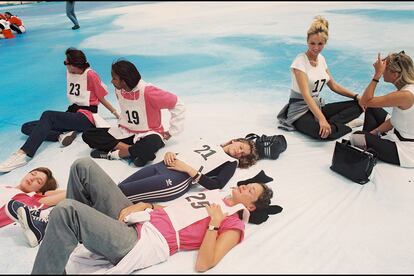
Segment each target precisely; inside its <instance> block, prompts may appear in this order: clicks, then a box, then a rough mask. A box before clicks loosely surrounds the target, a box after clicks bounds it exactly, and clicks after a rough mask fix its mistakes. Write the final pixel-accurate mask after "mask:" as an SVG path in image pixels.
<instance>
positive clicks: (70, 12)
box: [66, 1, 80, 30]
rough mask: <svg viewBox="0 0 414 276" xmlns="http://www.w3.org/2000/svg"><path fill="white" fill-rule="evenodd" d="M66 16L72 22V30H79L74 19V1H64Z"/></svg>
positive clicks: (76, 20)
mask: <svg viewBox="0 0 414 276" xmlns="http://www.w3.org/2000/svg"><path fill="white" fill-rule="evenodd" d="M66 15H67V16H68V17H69V19H70V21H72V22H73V24H74V26H73V27H72V30H76V29H79V28H80V26H79V22H78V19H77V18H76V14H75V1H66Z"/></svg>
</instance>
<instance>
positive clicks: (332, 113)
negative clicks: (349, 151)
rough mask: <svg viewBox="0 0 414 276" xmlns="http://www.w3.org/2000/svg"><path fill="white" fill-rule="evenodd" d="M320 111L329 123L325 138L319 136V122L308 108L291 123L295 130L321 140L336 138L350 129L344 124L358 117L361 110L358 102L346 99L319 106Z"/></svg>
mask: <svg viewBox="0 0 414 276" xmlns="http://www.w3.org/2000/svg"><path fill="white" fill-rule="evenodd" d="M321 111H322V113H323V115H324V116H325V118H326V120H327V121H328V122H329V124H330V125H331V134H330V135H329V136H328V137H327V138H325V139H323V138H321V137H320V135H319V129H320V127H319V122H318V121H317V120H316V119H315V116H314V115H313V113H312V111H310V110H309V111H308V112H307V113H305V114H304V115H303V116H302V117H300V118H299V119H298V120H296V121H295V122H294V123H293V125H294V126H295V128H296V130H298V131H299V132H301V133H303V134H306V135H308V136H310V137H312V138H314V139H318V140H323V141H325V140H326V141H330V140H336V139H338V138H340V137H342V136H344V135H345V134H347V133H350V132H351V131H352V129H351V128H350V127H348V126H346V125H345V124H346V123H349V122H350V121H352V120H353V119H356V118H358V117H359V115H361V113H362V111H363V110H362V108H361V107H360V106H359V104H358V102H356V101H346V102H337V103H330V104H327V105H325V106H323V107H322V108H321Z"/></svg>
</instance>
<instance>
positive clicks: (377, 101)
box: [360, 54, 414, 109]
mask: <svg viewBox="0 0 414 276" xmlns="http://www.w3.org/2000/svg"><path fill="white" fill-rule="evenodd" d="M373 66H374V69H375V74H374V77H373V78H372V80H371V81H370V83H369V85H368V86H367V88H366V89H365V91H364V94H363V95H362V97H361V100H360V103H361V104H362V105H364V106H366V107H394V106H397V107H399V108H401V109H408V108H410V107H411V106H412V105H413V104H414V96H413V94H412V93H411V92H410V91H405V90H397V91H394V92H391V93H388V94H387V95H384V96H378V97H375V96H374V93H375V89H376V87H377V83H378V81H379V79H380V78H381V76H382V75H383V74H384V71H385V69H386V67H387V60H386V59H384V60H382V59H381V55H380V54H378V57H377V60H376V61H375V63H374V64H373Z"/></svg>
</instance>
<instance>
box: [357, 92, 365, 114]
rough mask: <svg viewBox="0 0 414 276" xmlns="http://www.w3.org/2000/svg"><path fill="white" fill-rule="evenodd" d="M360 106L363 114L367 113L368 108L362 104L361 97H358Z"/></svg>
mask: <svg viewBox="0 0 414 276" xmlns="http://www.w3.org/2000/svg"><path fill="white" fill-rule="evenodd" d="M357 101H358V105H359V106H360V107H361V108H362V112H365V110H366V109H367V107H366V106H365V105H363V104H362V103H361V95H358V96H357Z"/></svg>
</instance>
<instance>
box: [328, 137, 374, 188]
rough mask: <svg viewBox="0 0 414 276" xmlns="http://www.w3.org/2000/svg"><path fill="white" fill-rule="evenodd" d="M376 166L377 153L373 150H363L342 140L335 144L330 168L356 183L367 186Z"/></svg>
mask: <svg viewBox="0 0 414 276" xmlns="http://www.w3.org/2000/svg"><path fill="white" fill-rule="evenodd" d="M376 164H377V153H376V152H375V151H374V150H373V149H367V150H362V149H360V148H358V147H355V146H352V145H351V144H350V142H349V140H345V139H342V142H336V144H335V151H334V153H333V156H332V165H331V167H330V168H331V170H333V171H335V172H337V173H339V174H341V175H343V176H345V177H346V178H348V179H350V180H352V181H354V182H356V183H359V184H365V183H367V182H368V181H369V176H370V175H371V173H372V170H373V168H374V166H375V165H376Z"/></svg>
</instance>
